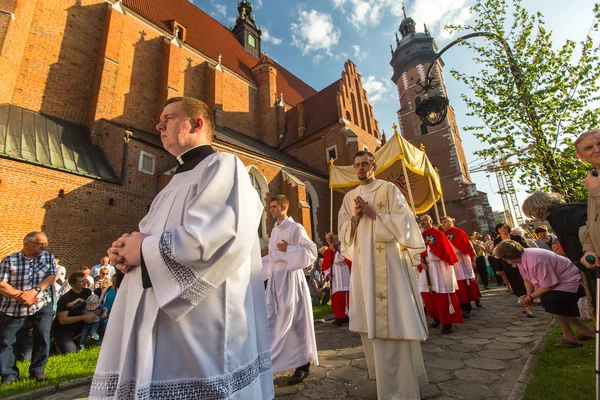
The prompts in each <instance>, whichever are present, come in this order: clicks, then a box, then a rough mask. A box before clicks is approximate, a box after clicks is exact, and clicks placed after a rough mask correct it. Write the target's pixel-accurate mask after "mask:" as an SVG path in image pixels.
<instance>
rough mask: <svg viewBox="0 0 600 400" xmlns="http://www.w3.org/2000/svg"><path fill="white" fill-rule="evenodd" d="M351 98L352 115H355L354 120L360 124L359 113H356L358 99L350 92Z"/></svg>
mask: <svg viewBox="0 0 600 400" xmlns="http://www.w3.org/2000/svg"><path fill="white" fill-rule="evenodd" d="M350 100H351V101H352V116H353V117H354V119H353V120H352V121H353V122H354V123H355V124H356V125H358V114H357V113H356V99H355V98H354V93H350Z"/></svg>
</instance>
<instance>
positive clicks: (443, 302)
mask: <svg viewBox="0 0 600 400" xmlns="http://www.w3.org/2000/svg"><path fill="white" fill-rule="evenodd" d="M423 239H424V240H425V244H426V246H427V248H428V249H429V251H430V252H431V253H433V254H434V255H435V256H436V257H437V258H439V259H440V260H441V261H442V262H443V263H445V264H446V265H444V264H443V263H440V262H430V263H429V269H430V271H431V268H448V271H444V273H445V274H447V273H452V270H450V269H451V268H452V265H454V264H455V263H457V262H458V258H457V257H456V253H455V252H454V249H453V248H452V245H451V244H450V242H449V241H448V239H447V238H446V236H445V235H444V233H443V232H442V231H440V230H439V229H437V228H434V227H432V228H429V229H427V230H425V231H423ZM421 255H422V256H423V257H427V252H424V253H422V254H421ZM418 269H419V272H421V271H422V267H421V266H419V267H418ZM425 277H426V275H425V274H423V273H421V274H420V278H419V279H422V278H425ZM421 296H422V297H423V303H424V304H425V308H426V309H427V313H428V314H429V316H430V317H431V318H439V320H440V323H441V324H442V325H449V324H460V323H462V322H463V319H462V313H461V310H460V302H459V299H458V296H457V294H456V292H455V291H453V290H450V289H448V291H447V292H446V293H440V292H437V291H435V290H432V291H431V292H423V291H421Z"/></svg>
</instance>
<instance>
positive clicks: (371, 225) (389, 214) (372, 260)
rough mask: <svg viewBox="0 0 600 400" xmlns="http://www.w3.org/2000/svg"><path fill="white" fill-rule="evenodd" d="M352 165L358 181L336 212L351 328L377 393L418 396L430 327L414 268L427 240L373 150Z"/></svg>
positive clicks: (424, 379) (424, 377)
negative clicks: (346, 266) (347, 262)
mask: <svg viewBox="0 0 600 400" xmlns="http://www.w3.org/2000/svg"><path fill="white" fill-rule="evenodd" d="M354 168H355V170H356V173H357V176H358V179H359V181H360V185H359V186H358V187H357V188H355V189H353V190H351V191H350V192H349V193H347V194H346V196H345V197H344V202H343V204H342V208H341V209H340V212H339V216H338V224H339V235H340V241H341V243H342V246H343V247H344V249H345V254H346V255H347V256H348V257H349V258H350V259H351V260H352V274H351V285H350V314H349V317H350V330H351V331H353V332H358V333H360V336H361V339H362V342H363V347H364V351H365V356H366V359H367V367H368V370H369V377H370V378H371V379H376V380H377V396H378V399H380V400H383V399H385V400H388V399H415V400H416V399H420V390H419V385H421V386H422V385H425V384H426V383H427V374H426V372H425V365H424V362H423V356H422V353H421V342H422V341H424V340H425V339H427V326H426V319H425V315H424V312H423V305H422V302H421V297H420V295H419V288H418V284H417V276H416V271H415V266H416V265H417V264H419V254H420V253H421V252H422V251H424V250H425V244H424V243H423V238H422V237H421V232H420V231H419V227H418V225H417V223H416V221H415V217H414V216H413V215H412V213H411V211H410V208H409V206H408V204H407V202H406V200H405V199H404V196H403V195H402V193H401V192H400V190H399V189H398V187H396V185H394V184H392V183H390V182H386V181H382V180H378V179H375V170H376V169H377V166H376V165H375V158H374V156H373V154H371V153H369V152H368V151H359V152H358V153H356V156H355V157H354Z"/></svg>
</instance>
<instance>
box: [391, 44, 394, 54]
mask: <svg viewBox="0 0 600 400" xmlns="http://www.w3.org/2000/svg"><path fill="white" fill-rule="evenodd" d="M390 53H392V55H394V48H393V47H392V45H391V44H390Z"/></svg>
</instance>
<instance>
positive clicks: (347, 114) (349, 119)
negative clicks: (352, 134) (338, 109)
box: [346, 111, 352, 122]
mask: <svg viewBox="0 0 600 400" xmlns="http://www.w3.org/2000/svg"><path fill="white" fill-rule="evenodd" d="M346 119H347V120H348V121H350V122H352V117H350V111H346Z"/></svg>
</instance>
